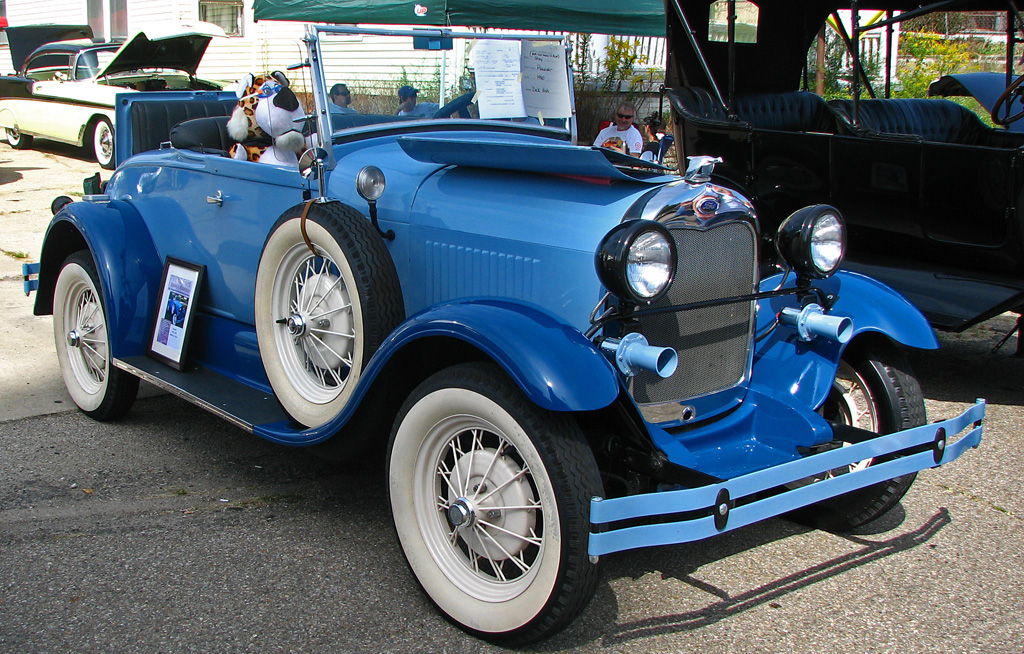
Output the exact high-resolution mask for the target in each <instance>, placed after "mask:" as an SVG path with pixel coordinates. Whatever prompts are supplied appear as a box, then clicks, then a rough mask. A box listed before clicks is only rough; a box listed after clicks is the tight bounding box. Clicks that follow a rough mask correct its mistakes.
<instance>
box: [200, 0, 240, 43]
mask: <svg viewBox="0 0 1024 654" xmlns="http://www.w3.org/2000/svg"><path fill="white" fill-rule="evenodd" d="M199 20H202V21H206V22H207V23H213V24H215V25H218V26H220V27H221V28H223V30H224V33H225V34H227V35H228V36H242V25H243V7H242V0H199Z"/></svg>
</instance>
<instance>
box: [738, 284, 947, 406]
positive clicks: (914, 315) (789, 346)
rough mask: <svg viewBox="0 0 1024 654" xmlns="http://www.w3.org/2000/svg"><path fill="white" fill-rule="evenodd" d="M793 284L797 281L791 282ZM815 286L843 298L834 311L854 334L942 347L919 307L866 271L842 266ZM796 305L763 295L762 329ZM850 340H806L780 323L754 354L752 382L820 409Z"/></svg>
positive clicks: (767, 287) (784, 298)
mask: <svg viewBox="0 0 1024 654" xmlns="http://www.w3.org/2000/svg"><path fill="white" fill-rule="evenodd" d="M779 280H780V277H779V276H778V275H776V276H773V277H769V278H767V279H765V280H763V281H762V282H761V290H762V291H765V290H771V289H773V288H775V287H776V286H778V284H779ZM787 286H792V283H789V284H787ZM815 286H817V287H818V288H820V289H822V290H823V291H824V292H826V293H828V294H830V295H834V296H836V297H837V298H838V299H837V300H836V302H835V304H834V305H833V306H832V308H831V309H830V310H829V315H835V316H845V317H848V318H850V319H851V320H852V321H853V337H852V338H851V340H850V343H853V342H854V341H856V339H857V337H858V336H862V335H864V334H868V333H878V334H883V335H885V336H887V337H888V338H890V339H892V340H893V341H896V342H897V343H900V344H902V345H906V346H908V347H915V348H921V349H935V348H937V347H938V346H939V342H938V339H937V338H936V337H935V332H934V331H932V328H931V326H930V325H929V324H928V321H927V320H926V319H925V317H924V316H923V315H922V314H921V312H920V311H918V309H917V308H916V307H915V306H914V305H912V304H911V303H910V302H908V301H907V300H906V299H905V298H904V297H903V296H902V295H900V294H899V293H897V292H896V291H894V290H893V289H891V288H889V287H888V286H886V285H885V284H882V283H881V282H879V281H877V280H874V279H872V278H870V277H866V276H864V275H861V274H858V273H853V272H848V271H840V272H838V273H836V274H835V275H833V276H832V277H830V278H829V279H824V280H820V281H818V282H816V283H815ZM787 306H796V305H795V302H794V300H793V296H782V297H776V298H771V299H768V300H761V301H760V302H758V308H757V311H758V313H757V331H758V333H763V332H764V331H766V330H767V329H769V328H770V327H771V324H772V322H773V321H774V320H775V316H777V315H778V313H779V312H780V311H782V309H783V308H784V307H787ZM848 346H849V343H847V344H846V345H843V344H840V343H838V342H836V341H833V340H829V339H826V338H822V337H818V338H816V339H814V340H812V341H809V342H805V341H801V340H800V339H799V338H798V336H797V333H796V330H795V329H792V328H789V327H783V326H779V327H777V328H776V329H775V330H774V331H773V332H772V333H771V335H770V336H768V337H767V338H765V339H763V340H762V341H760V342H759V343H758V346H757V350H756V352H755V354H754V368H753V373H752V379H751V383H752V384H754V385H756V386H758V387H759V388H760V390H761V391H762V392H766V393H769V394H773V395H778V394H780V393H786V394H790V395H792V396H793V397H794V398H796V399H797V400H798V401H799V402H801V403H802V404H805V405H807V406H810V407H813V408H816V407H818V406H820V405H821V403H822V402H824V401H825V398H826V397H828V392H829V390H830V389H831V387H832V380H833V379H834V377H835V374H836V368H837V366H838V365H839V360H840V358H842V355H843V352H844V351H845V350H846V347H848Z"/></svg>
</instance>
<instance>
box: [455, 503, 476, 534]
mask: <svg viewBox="0 0 1024 654" xmlns="http://www.w3.org/2000/svg"><path fill="white" fill-rule="evenodd" d="M475 520H476V514H475V513H474V512H473V506H472V504H470V502H469V500H467V499H466V498H464V497H460V498H459V499H457V500H455V502H453V503H452V505H451V506H450V507H449V508H448V521H449V522H451V523H452V526H453V527H455V528H456V529H462V528H464V527H472V526H473V522H474V521H475Z"/></svg>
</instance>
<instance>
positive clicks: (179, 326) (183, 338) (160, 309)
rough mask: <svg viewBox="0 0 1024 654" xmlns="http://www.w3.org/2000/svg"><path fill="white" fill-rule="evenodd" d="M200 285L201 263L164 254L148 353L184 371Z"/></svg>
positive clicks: (201, 275) (201, 283)
mask: <svg viewBox="0 0 1024 654" xmlns="http://www.w3.org/2000/svg"><path fill="white" fill-rule="evenodd" d="M202 285H203V266H200V265H197V264H194V263H189V262H187V261H182V260H181V259H175V258H174V257H167V260H166V261H165V262H164V276H163V279H162V280H161V281H160V295H159V296H158V297H157V301H156V315H155V316H154V320H153V332H152V336H151V338H150V340H149V350H148V352H147V354H149V356H151V357H153V358H154V359H157V360H158V361H162V362H164V363H166V364H167V365H169V366H171V367H172V368H174V369H175V370H183V369H184V366H185V353H186V352H187V350H188V337H189V332H191V330H192V321H193V318H194V317H195V315H194V314H195V309H196V299H197V298H198V294H199V289H200V288H201V287H202Z"/></svg>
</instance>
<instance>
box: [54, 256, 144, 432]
mask: <svg viewBox="0 0 1024 654" xmlns="http://www.w3.org/2000/svg"><path fill="white" fill-rule="evenodd" d="M97 280H98V275H97V274H96V266H95V265H94V264H93V261H92V256H91V255H90V254H89V252H88V251H87V250H81V251H79V252H75V253H74V254H72V255H71V256H69V257H68V258H67V259H65V260H64V264H63V265H62V266H61V271H60V274H59V275H58V276H57V285H56V288H55V290H54V298H53V338H54V344H55V345H56V347H57V361H58V363H59V364H60V372H61V375H62V376H63V378H64V385H65V386H66V387H67V389H68V393H69V394H70V395H71V399H73V400H74V401H75V404H77V405H78V408H79V409H81V410H82V411H83V412H84V413H85V414H86V415H88V416H90V417H92V418H94V419H96V420H115V419H117V418H120V417H121V416H123V415H124V414H126V413H127V412H128V410H129V409H131V407H132V404H133V403H134V402H135V396H136V394H137V393H138V390H139V378H138V377H135V376H133V375H130V374H128V373H127V372H124V371H123V370H118V369H117V368H115V367H114V366H113V365H112V363H111V360H110V337H109V333H108V331H107V319H106V313H105V311H104V306H103V298H102V295H101V294H100V292H99V283H98V281H97Z"/></svg>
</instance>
